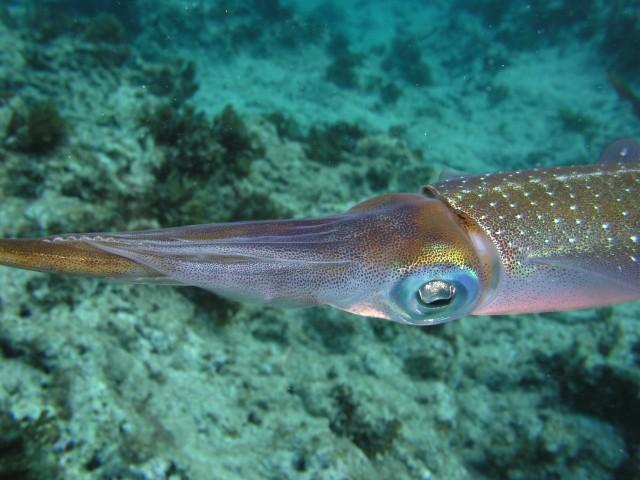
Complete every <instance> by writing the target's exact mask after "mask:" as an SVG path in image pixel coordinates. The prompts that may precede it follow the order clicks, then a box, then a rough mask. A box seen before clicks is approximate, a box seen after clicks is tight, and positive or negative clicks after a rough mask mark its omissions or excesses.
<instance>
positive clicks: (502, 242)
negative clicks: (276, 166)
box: [0, 139, 640, 325]
mask: <svg viewBox="0 0 640 480" xmlns="http://www.w3.org/2000/svg"><path fill="white" fill-rule="evenodd" d="M639 202H640V148H639V144H638V143H637V142H635V141H634V140H631V139H621V140H619V141H617V142H614V144H612V145H611V146H609V147H608V148H607V149H606V150H605V151H604V153H603V155H602V158H601V162H600V163H598V164H594V165H586V166H575V167H557V168H545V169H533V170H528V171H515V172H512V173H496V174H486V175H481V176H459V177H454V178H450V179H447V180H441V181H439V182H437V183H435V184H433V185H429V186H426V187H423V189H422V192H421V193H416V194H390V195H383V196H380V197H376V198H373V199H370V200H367V201H365V202H363V203H360V204H359V205H356V206H355V207H354V208H352V209H351V210H349V211H347V212H346V213H343V214H338V215H332V216H328V217H323V218H316V219H301V220H277V221H262V222H237V223H225V224H210V225H195V226H187V227H177V228H167V229H160V230H148V231H139V232H131V233H99V234H94V233H91V234H72V235H60V236H53V237H47V238H42V239H5V240H0V263H1V264H4V265H8V266H12V267H19V268H25V269H31V270H38V271H45V272H53V273H64V274H79V275H88V276H95V277H102V278H108V279H115V280H124V281H131V282H144V283H158V284H174V285H195V286H198V287H202V288H205V289H207V290H210V291H212V292H214V293H216V294H219V295H222V296H225V297H228V298H232V299H236V300H240V301H254V302H265V303H270V304H275V305H282V306H308V305H320V304H326V305H331V306H333V307H336V308H339V309H342V310H346V311H348V312H352V313H354V314H358V315H364V316H370V317H377V318H385V319H389V320H394V321H398V322H402V323H408V324H414V325H430V324H436V323H442V322H446V321H449V320H453V319H457V318H460V317H464V316H466V315H493V314H508V313H524V312H540V311H555V310H567V309H574V308H586V307H595V306H600V305H607V304H614V303H620V302H626V301H631V300H636V299H640V215H639V211H638V203H639Z"/></svg>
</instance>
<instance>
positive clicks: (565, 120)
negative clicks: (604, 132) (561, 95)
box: [558, 107, 597, 138]
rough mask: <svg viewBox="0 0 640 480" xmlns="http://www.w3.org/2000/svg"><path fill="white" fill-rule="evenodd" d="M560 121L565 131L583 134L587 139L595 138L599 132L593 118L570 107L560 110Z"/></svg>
mask: <svg viewBox="0 0 640 480" xmlns="http://www.w3.org/2000/svg"><path fill="white" fill-rule="evenodd" d="M558 119H559V120H560V123H561V124H562V128H563V129H564V130H566V131H568V132H574V133H579V134H582V135H584V136H585V137H587V138H591V137H593V135H594V134H595V131H596V130H597V123H596V121H595V120H594V119H593V118H592V117H590V116H589V115H586V114H583V113H580V112H578V111H575V110H573V109H572V108H569V107H561V108H560V109H559V110H558Z"/></svg>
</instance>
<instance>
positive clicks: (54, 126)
mask: <svg viewBox="0 0 640 480" xmlns="http://www.w3.org/2000/svg"><path fill="white" fill-rule="evenodd" d="M65 131H66V122H65V120H64V119H63V118H62V116H61V115H60V112H59V111H58V108H57V107H56V106H55V104H54V103H53V102H52V101H50V100H46V101H37V102H34V103H32V104H31V105H29V106H28V107H27V109H26V111H23V112H20V111H14V112H13V114H12V115H11V119H10V121H9V125H8V127H7V136H6V138H5V143H6V145H7V146H8V147H9V148H11V149H13V150H17V151H20V152H24V153H32V154H39V155H41V154H46V153H50V152H51V151H53V150H55V148H56V147H57V146H58V145H60V143H62V141H63V139H64V137H65Z"/></svg>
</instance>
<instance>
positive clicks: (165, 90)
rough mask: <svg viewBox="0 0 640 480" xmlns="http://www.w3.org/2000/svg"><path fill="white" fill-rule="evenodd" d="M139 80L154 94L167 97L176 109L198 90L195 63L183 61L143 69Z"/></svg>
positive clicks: (178, 60)
mask: <svg viewBox="0 0 640 480" xmlns="http://www.w3.org/2000/svg"><path fill="white" fill-rule="evenodd" d="M137 80H139V81H140V82H141V83H143V82H144V83H145V84H146V85H147V87H148V88H149V91H150V92H151V93H152V94H154V95H157V96H160V97H167V98H168V99H169V100H170V101H171V103H172V104H173V105H174V106H176V107H177V106H180V105H181V104H182V103H184V102H185V101H187V100H188V99H189V98H191V97H192V96H193V94H194V93H196V91H197V90H198V84H197V82H196V64H195V62H193V61H187V60H182V59H177V60H175V61H173V62H167V63H162V64H159V65H151V66H148V67H143V70H142V72H141V74H140V75H139V76H138V78H137Z"/></svg>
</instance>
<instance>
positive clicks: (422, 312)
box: [389, 267, 480, 325]
mask: <svg viewBox="0 0 640 480" xmlns="http://www.w3.org/2000/svg"><path fill="white" fill-rule="evenodd" d="M479 296H480V281H479V279H478V276H477V275H476V274H475V273H474V272H473V271H470V270H466V269H461V268H458V267H449V268H446V267H444V268H433V267H431V268H429V269H428V270H427V271H419V272H415V273H413V274H411V275H409V276H406V277H404V278H402V279H400V280H399V281H398V282H397V283H396V285H395V286H394V287H393V288H392V290H391V291H390V295H389V299H390V300H391V303H392V305H391V306H392V308H393V310H394V312H395V313H396V314H397V315H398V317H399V318H400V321H402V322H405V323H410V324H413V325H433V324H437V323H444V322H448V321H451V320H455V319H457V318H460V317H464V316H465V315H468V314H469V313H471V310H472V309H473V306H474V305H475V304H476V302H477V300H478V298H479Z"/></svg>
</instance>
